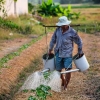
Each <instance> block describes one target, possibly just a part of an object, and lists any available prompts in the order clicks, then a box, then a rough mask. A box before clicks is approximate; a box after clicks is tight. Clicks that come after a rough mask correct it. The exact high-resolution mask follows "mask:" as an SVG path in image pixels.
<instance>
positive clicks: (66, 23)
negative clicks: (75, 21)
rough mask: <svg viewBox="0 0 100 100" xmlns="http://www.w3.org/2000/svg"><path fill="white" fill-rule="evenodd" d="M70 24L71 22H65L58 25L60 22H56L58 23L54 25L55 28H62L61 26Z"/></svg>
mask: <svg viewBox="0 0 100 100" xmlns="http://www.w3.org/2000/svg"><path fill="white" fill-rule="evenodd" d="M70 23H71V21H67V22H65V23H60V22H58V23H56V25H57V26H63V25H69V24H70Z"/></svg>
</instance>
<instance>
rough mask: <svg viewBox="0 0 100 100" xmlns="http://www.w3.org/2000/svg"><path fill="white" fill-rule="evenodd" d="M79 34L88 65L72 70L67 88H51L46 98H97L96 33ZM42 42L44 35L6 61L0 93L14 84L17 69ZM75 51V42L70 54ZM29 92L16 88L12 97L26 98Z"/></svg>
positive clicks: (99, 52)
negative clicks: (82, 68) (85, 69)
mask: <svg viewBox="0 0 100 100" xmlns="http://www.w3.org/2000/svg"><path fill="white" fill-rule="evenodd" d="M79 35H80V36H81V38H82V40H83V51H84V53H85V55H86V57H87V59H88V61H89V64H90V68H89V70H88V71H86V72H84V73H82V72H74V73H72V78H71V81H70V84H69V86H68V90H67V91H62V92H60V93H59V92H54V91H51V92H52V97H48V98H47V100H100V73H99V72H100V68H99V66H100V49H99V47H100V36H95V35H91V34H85V33H84V34H83V33H79ZM51 36H52V34H48V43H49V41H50V39H51ZM46 46H47V45H46V38H45V37H43V38H42V39H41V40H39V41H37V42H36V43H35V44H33V45H32V46H30V47H29V48H27V49H26V50H24V51H23V52H22V53H21V55H20V56H17V57H15V58H14V59H12V60H10V61H9V62H8V63H7V64H8V66H10V67H9V68H2V69H1V73H0V94H2V93H3V94H4V93H6V94H7V93H9V91H10V88H11V86H12V85H15V84H16V80H17V78H18V75H19V73H21V72H22V70H23V69H24V68H26V67H27V66H28V65H29V64H30V63H31V61H33V60H34V59H35V58H36V57H39V56H40V55H42V53H43V52H44V51H45V50H46ZM76 53H77V46H76V45H75V49H74V54H76ZM40 59H41V58H40ZM74 67H75V66H74ZM41 69H42V65H41ZM30 95H34V93H30V92H28V93H23V92H18V93H16V94H15V96H14V98H13V100H28V97H29V96H30Z"/></svg>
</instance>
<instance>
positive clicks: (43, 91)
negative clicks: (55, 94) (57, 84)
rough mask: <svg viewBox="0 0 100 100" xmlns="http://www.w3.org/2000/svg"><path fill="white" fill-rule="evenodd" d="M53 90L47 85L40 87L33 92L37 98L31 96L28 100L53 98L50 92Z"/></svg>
mask: <svg viewBox="0 0 100 100" xmlns="http://www.w3.org/2000/svg"><path fill="white" fill-rule="evenodd" d="M49 90H51V88H50V87H49V86H46V85H40V86H39V87H37V88H36V90H34V91H33V92H35V96H29V98H28V100H46V97H47V96H51V93H50V92H49Z"/></svg>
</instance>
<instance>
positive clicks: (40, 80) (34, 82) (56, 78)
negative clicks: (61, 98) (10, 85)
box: [21, 71, 61, 92]
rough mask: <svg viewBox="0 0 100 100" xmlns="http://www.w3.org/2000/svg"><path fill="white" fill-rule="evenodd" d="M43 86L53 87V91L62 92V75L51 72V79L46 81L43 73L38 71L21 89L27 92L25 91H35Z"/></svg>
mask: <svg viewBox="0 0 100 100" xmlns="http://www.w3.org/2000/svg"><path fill="white" fill-rule="evenodd" d="M41 84H44V85H48V86H50V87H51V90H53V91H56V92H60V91H61V79H60V73H59V72H57V71H53V72H51V74H50V76H49V78H48V79H45V78H44V76H43V73H41V72H39V71H36V72H34V73H32V74H31V75H30V76H29V77H28V78H27V80H26V81H25V83H24V84H23V86H22V87H21V90H25V89H28V90H31V89H34V90H35V89H36V88H37V87H38V86H40V85H41Z"/></svg>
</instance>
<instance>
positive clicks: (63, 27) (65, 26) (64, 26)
mask: <svg viewBox="0 0 100 100" xmlns="http://www.w3.org/2000/svg"><path fill="white" fill-rule="evenodd" d="M67 27H69V26H68V25H63V26H61V28H62V29H65V28H67Z"/></svg>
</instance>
